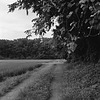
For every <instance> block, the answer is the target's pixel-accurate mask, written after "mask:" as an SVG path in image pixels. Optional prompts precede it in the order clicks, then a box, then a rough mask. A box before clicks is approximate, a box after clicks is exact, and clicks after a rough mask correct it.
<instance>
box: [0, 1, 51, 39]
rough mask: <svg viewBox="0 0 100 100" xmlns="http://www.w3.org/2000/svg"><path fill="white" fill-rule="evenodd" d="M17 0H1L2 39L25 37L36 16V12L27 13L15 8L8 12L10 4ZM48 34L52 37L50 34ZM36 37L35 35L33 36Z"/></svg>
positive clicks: (0, 28) (0, 23) (0, 32)
mask: <svg viewBox="0 0 100 100" xmlns="http://www.w3.org/2000/svg"><path fill="white" fill-rule="evenodd" d="M14 1H16V0H0V39H9V40H12V39H17V38H25V37H26V34H25V33H24V31H25V30H27V29H31V28H32V22H31V20H32V19H33V18H35V17H36V15H35V14H34V13H31V12H30V13H29V15H28V16H27V15H26V11H25V10H19V11H18V10H15V11H14V12H13V13H8V6H7V5H8V4H11V3H13V2H14ZM46 36H48V37H50V34H47V35H46ZM34 37H36V36H35V35H33V37H32V38H34Z"/></svg>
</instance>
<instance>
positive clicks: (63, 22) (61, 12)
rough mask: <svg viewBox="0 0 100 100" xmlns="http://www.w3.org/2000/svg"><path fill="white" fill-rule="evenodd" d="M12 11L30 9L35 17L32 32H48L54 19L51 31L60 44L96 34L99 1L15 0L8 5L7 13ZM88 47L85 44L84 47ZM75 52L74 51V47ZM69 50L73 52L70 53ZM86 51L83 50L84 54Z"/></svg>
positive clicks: (99, 29)
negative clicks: (52, 30)
mask: <svg viewBox="0 0 100 100" xmlns="http://www.w3.org/2000/svg"><path fill="white" fill-rule="evenodd" d="M16 8H18V9H25V10H26V11H27V14H28V10H29V9H32V11H33V12H34V13H36V14H37V15H38V18H36V19H33V20H32V21H33V22H34V23H33V32H34V33H35V34H40V35H43V34H44V33H46V31H47V30H50V28H51V26H52V25H53V24H54V19H55V18H57V21H58V23H59V26H56V29H55V30H54V37H55V39H56V40H60V43H61V45H63V46H64V45H66V46H67V44H69V43H70V42H74V43H75V41H77V39H79V38H80V40H81V39H83V38H84V39H86V40H87V43H89V41H88V37H95V36H98V35H99V31H100V2H99V1H98V0H17V1H16V2H15V3H13V4H10V5H9V12H12V11H14V10H15V9H16ZM89 47H91V46H90V44H88V48H89ZM76 49H77V48H76ZM71 51H73V50H71ZM86 52H87V51H86Z"/></svg>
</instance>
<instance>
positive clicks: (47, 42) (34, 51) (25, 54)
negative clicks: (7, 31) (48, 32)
mask: <svg viewBox="0 0 100 100" xmlns="http://www.w3.org/2000/svg"><path fill="white" fill-rule="evenodd" d="M59 58H62V54H61V53H60V51H58V50H57V48H56V47H55V45H54V42H53V39H52V38H44V39H43V40H41V39H34V40H29V39H25V38H24V39H16V40H0V59H59Z"/></svg>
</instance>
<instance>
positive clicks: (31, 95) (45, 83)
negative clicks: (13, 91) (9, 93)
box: [15, 73, 53, 100]
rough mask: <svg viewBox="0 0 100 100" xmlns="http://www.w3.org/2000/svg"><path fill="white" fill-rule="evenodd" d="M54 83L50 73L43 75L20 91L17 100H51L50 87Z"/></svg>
mask: <svg viewBox="0 0 100 100" xmlns="http://www.w3.org/2000/svg"><path fill="white" fill-rule="evenodd" d="M33 80H34V79H33ZM52 81H53V77H52V75H51V74H50V73H47V74H44V73H42V75H40V77H38V78H37V79H36V80H35V81H33V82H32V83H30V84H29V85H27V86H26V87H25V88H24V89H22V90H20V92H19V95H18V97H17V98H16V99H15V100H49V99H50V96H51V90H50V87H51V83H52Z"/></svg>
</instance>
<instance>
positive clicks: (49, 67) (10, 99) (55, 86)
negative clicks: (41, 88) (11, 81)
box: [0, 61, 64, 100]
mask: <svg viewBox="0 0 100 100" xmlns="http://www.w3.org/2000/svg"><path fill="white" fill-rule="evenodd" d="M63 62H64V61H54V62H50V63H48V64H45V65H44V67H43V68H41V69H40V70H39V71H37V72H34V73H33V74H32V75H31V77H30V78H28V79H26V80H25V81H23V83H21V84H20V85H19V86H17V87H16V88H15V89H13V90H12V91H11V92H9V93H7V94H6V95H5V96H3V97H2V98H0V100H14V99H15V98H16V97H17V96H18V93H19V91H20V90H21V89H24V88H25V86H27V85H28V84H30V83H31V82H32V81H33V79H34V81H35V80H36V79H37V78H38V77H39V76H40V75H41V74H43V73H45V72H46V73H47V72H50V71H51V72H52V73H53V74H54V77H55V80H54V82H53V83H52V84H51V89H52V95H51V99H50V100H61V98H60V88H59V87H60V83H59V80H60V78H61V76H60V75H61V73H62V68H61V66H60V64H62V63H63ZM55 65H56V67H54V66H55ZM33 77H34V78H33Z"/></svg>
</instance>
